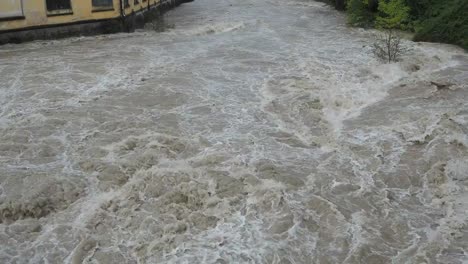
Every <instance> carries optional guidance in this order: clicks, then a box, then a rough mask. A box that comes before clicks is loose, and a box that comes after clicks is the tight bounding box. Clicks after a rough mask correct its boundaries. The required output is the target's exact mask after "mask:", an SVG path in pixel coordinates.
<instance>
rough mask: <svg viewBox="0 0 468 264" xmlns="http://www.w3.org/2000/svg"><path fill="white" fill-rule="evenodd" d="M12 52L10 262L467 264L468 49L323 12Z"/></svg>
mask: <svg viewBox="0 0 468 264" xmlns="http://www.w3.org/2000/svg"><path fill="white" fill-rule="evenodd" d="M166 22H167V23H168V24H170V25H174V26H171V27H170V28H171V29H169V30H168V31H165V32H162V33H157V32H154V31H153V30H147V31H139V32H136V33H132V34H116V35H107V36H96V37H85V38H71V39H65V40H57V41H36V42H32V43H26V44H20V45H5V46H1V47H0V83H1V85H0V263H101V264H103V263H106V264H107V263H109V264H110V263H218V264H221V263H277V264H279V263H281V264H285V263H307V264H310V263H321V264H325V263H372V264H377V263H418V264H420V263H427V264H432V263H453V264H456V263H467V261H468V248H467V247H468V220H467V218H468V213H467V210H468V192H467V188H468V86H467V84H468V56H467V54H466V53H465V52H464V51H462V50H461V49H459V48H457V47H454V46H449V45H440V44H428V43H413V42H410V41H405V42H404V45H405V46H406V47H408V48H409V49H410V51H409V52H408V53H407V55H406V56H405V57H404V60H403V61H402V62H399V63H394V64H383V63H381V62H378V61H377V60H376V59H375V58H374V57H373V55H372V53H371V45H372V42H373V37H372V34H373V33H372V31H365V30H362V29H356V28H349V27H347V26H346V23H345V17H344V16H343V15H342V14H341V13H338V12H336V11H334V10H332V9H331V8H330V7H328V6H325V5H323V4H322V3H319V2H314V1H299V0H238V1H234V0H216V1H215V0H197V1H195V2H193V3H190V4H185V5H183V6H181V7H179V8H177V9H176V10H174V11H171V12H170V13H168V14H167V21H166Z"/></svg>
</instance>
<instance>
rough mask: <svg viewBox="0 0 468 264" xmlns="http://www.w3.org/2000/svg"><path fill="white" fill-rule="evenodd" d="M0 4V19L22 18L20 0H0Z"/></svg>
mask: <svg viewBox="0 0 468 264" xmlns="http://www.w3.org/2000/svg"><path fill="white" fill-rule="evenodd" d="M0 6H1V8H0V21H1V20H11V19H20V18H24V16H23V5H22V1H21V0H11V1H2V4H0Z"/></svg>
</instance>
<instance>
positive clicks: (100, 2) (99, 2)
mask: <svg viewBox="0 0 468 264" xmlns="http://www.w3.org/2000/svg"><path fill="white" fill-rule="evenodd" d="M113 5H114V3H113V1H112V0H93V6H94V7H112V6H113Z"/></svg>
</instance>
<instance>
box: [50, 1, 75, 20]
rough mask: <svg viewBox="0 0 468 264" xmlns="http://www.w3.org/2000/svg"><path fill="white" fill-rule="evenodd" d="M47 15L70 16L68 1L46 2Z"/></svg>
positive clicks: (70, 8)
mask: <svg viewBox="0 0 468 264" xmlns="http://www.w3.org/2000/svg"><path fill="white" fill-rule="evenodd" d="M46 6H47V14H48V15H52V16H53V15H66V14H72V13H73V11H72V6H71V2H70V0H46Z"/></svg>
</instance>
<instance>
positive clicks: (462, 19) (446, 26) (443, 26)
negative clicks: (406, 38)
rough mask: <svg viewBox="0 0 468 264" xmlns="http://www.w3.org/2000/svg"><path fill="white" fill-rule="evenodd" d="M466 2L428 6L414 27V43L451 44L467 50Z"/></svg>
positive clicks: (467, 24)
mask: <svg viewBox="0 0 468 264" xmlns="http://www.w3.org/2000/svg"><path fill="white" fill-rule="evenodd" d="M467 14H468V1H466V0H447V1H446V2H445V1H444V3H442V4H441V3H440V2H438V3H435V1H434V4H430V5H429V6H428V7H427V10H425V12H424V16H423V17H422V18H420V19H419V22H418V23H417V26H416V29H415V31H416V35H415V40H416V41H434V42H444V43H452V44H457V45H460V46H462V47H463V48H465V49H468V15H467Z"/></svg>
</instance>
